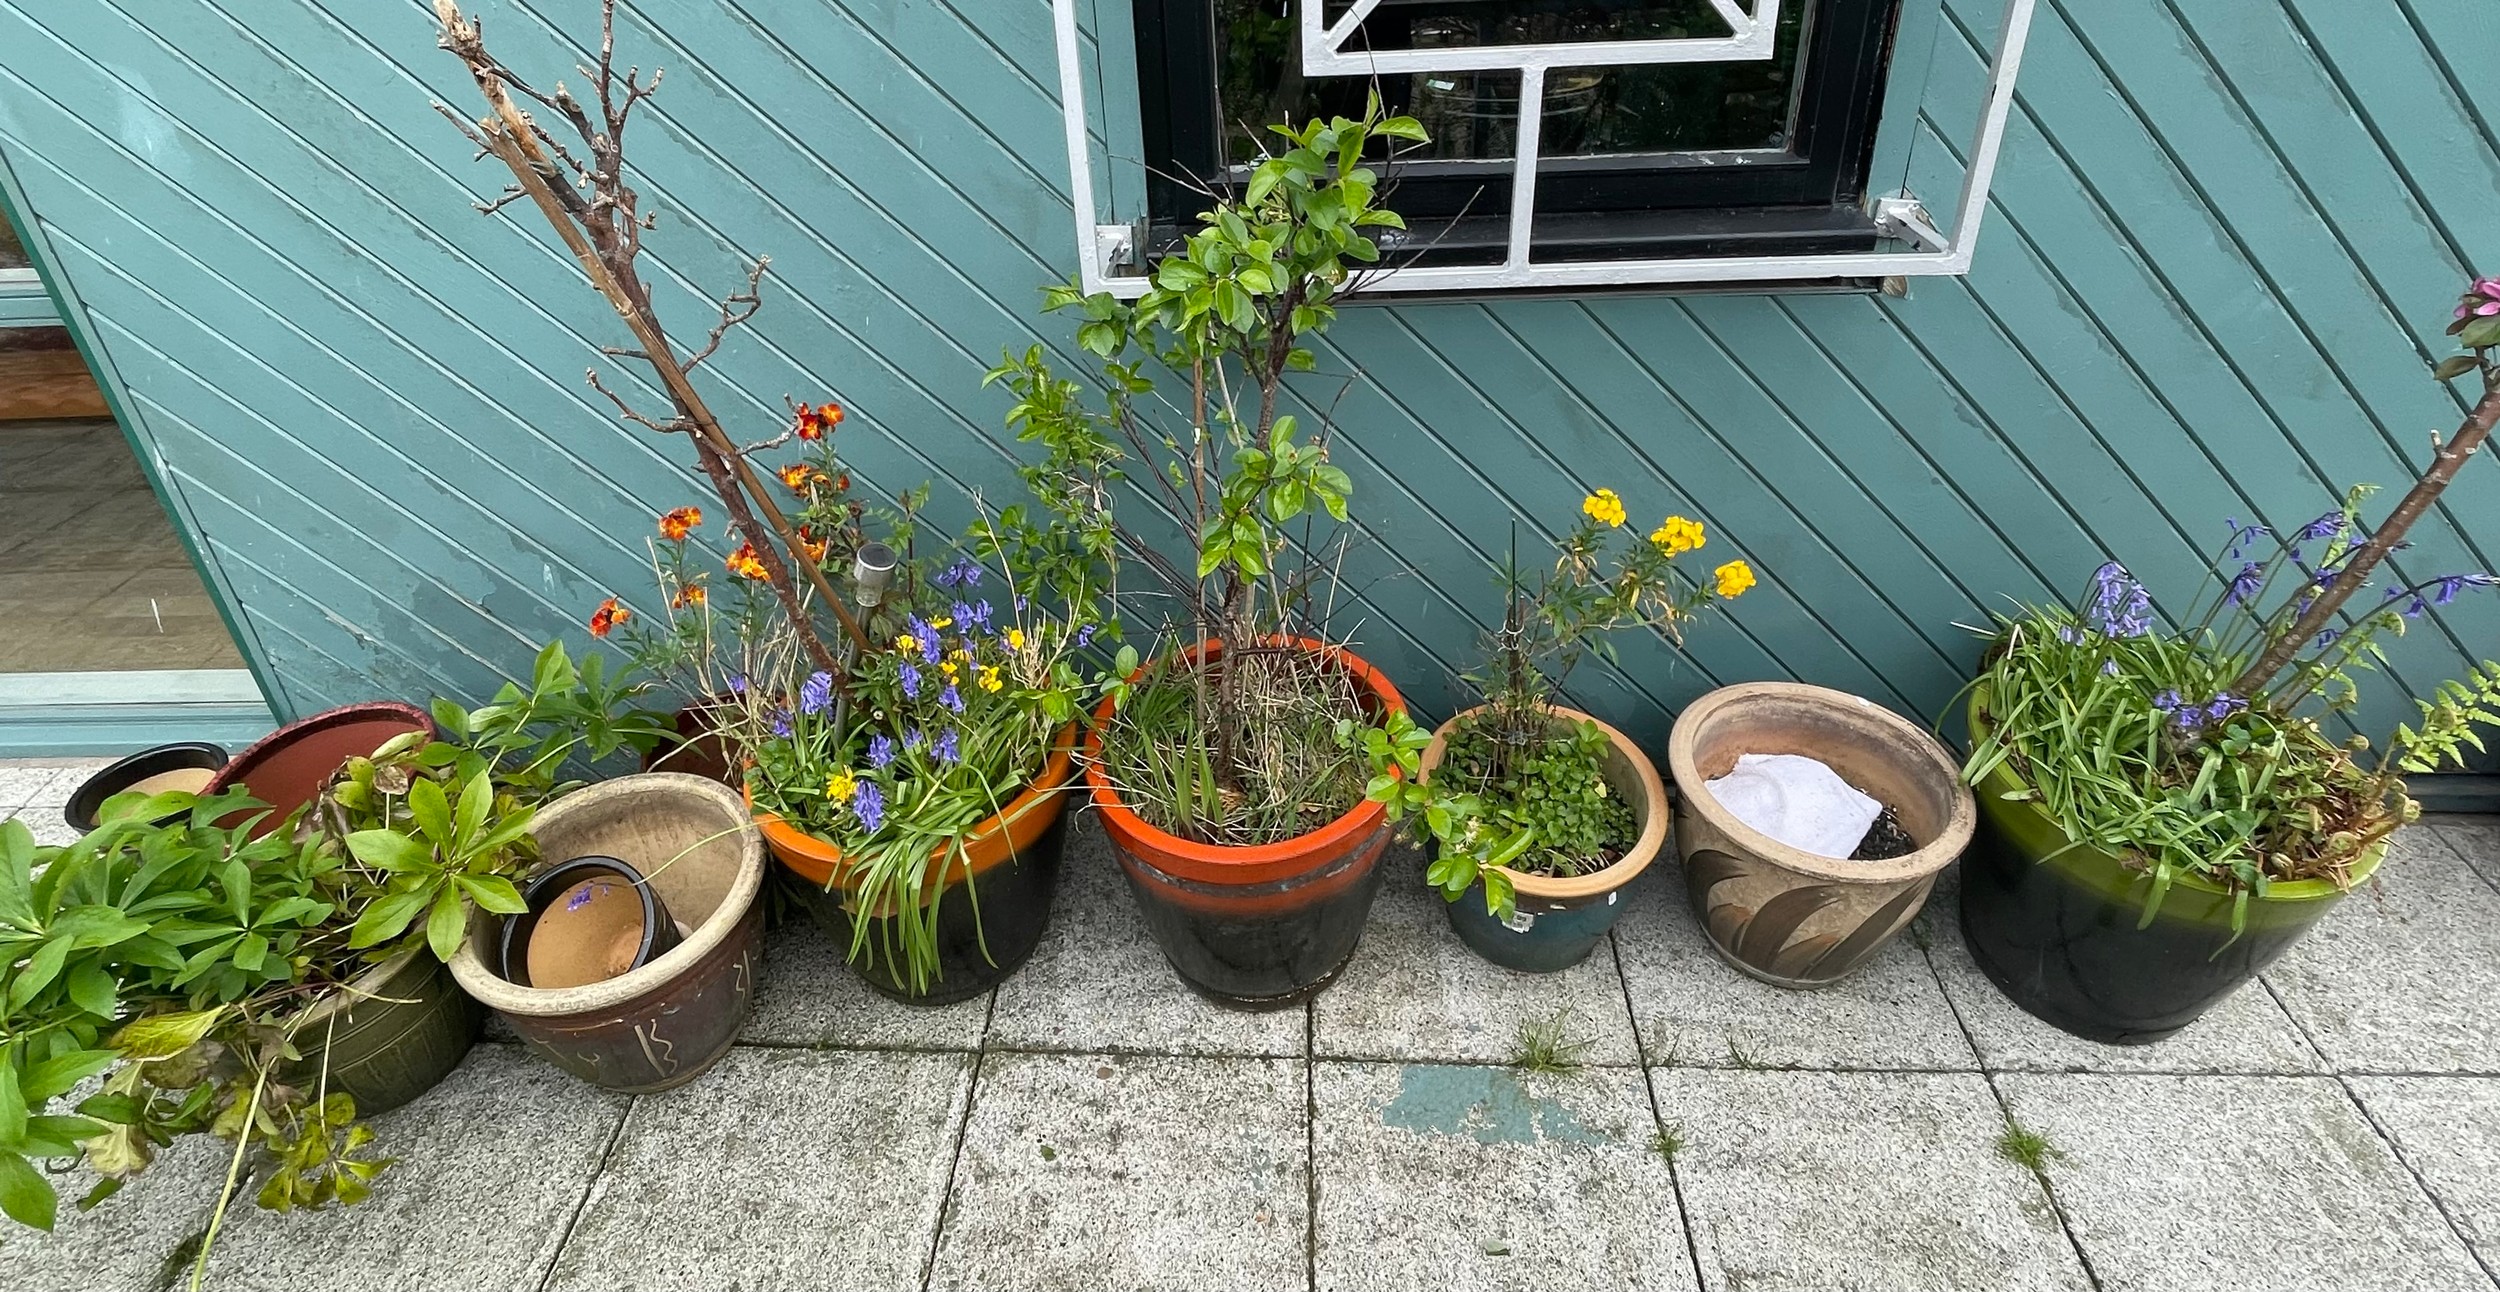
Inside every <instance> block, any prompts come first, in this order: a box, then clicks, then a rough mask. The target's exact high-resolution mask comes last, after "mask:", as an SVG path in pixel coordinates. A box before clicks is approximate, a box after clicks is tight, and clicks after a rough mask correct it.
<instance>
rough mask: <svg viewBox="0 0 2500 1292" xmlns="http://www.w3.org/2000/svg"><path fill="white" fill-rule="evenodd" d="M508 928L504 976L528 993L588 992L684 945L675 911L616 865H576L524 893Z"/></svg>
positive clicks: (585, 861)
mask: <svg viewBox="0 0 2500 1292" xmlns="http://www.w3.org/2000/svg"><path fill="white" fill-rule="evenodd" d="M521 900H522V901H523V902H525V903H527V904H528V905H529V909H528V910H527V911H524V912H522V913H521V914H519V915H515V916H513V917H511V918H510V919H509V920H507V921H505V922H504V927H503V946H502V952H503V954H502V959H501V961H500V963H501V965H502V967H503V976H504V977H505V978H506V979H507V980H509V981H511V982H515V983H519V984H520V985H521V986H524V987H586V986H589V985H590V984H591V983H594V982H606V981H607V980H608V979H610V978H614V977H617V976H619V975H621V974H626V973H630V972H632V971H633V970H635V969H638V968H641V967H642V966H643V965H645V964H648V963H650V962H651V961H652V960H653V959H654V958H656V957H659V956H663V955H666V954H668V952H669V949H670V948H671V947H674V946H676V945H677V943H678V940H679V938H678V932H677V924H676V922H675V921H673V920H671V919H670V918H669V914H668V904H667V903H666V902H663V901H661V900H660V898H659V894H658V893H657V892H656V891H655V890H653V889H652V887H651V886H650V885H649V884H647V883H644V882H643V878H642V872H640V871H638V870H635V869H634V868H633V866H632V865H630V864H628V863H626V862H624V861H620V860H618V859H617V858H614V857H575V858H574V859H572V860H571V861H568V862H565V863H563V864H562V865H559V866H557V867H556V868H555V869H553V870H546V871H541V872H539V874H538V876H537V877H536V878H534V879H532V880H530V883H529V887H528V888H527V889H525V890H523V892H522V894H521Z"/></svg>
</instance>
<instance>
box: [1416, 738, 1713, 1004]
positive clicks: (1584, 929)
mask: <svg viewBox="0 0 2500 1292" xmlns="http://www.w3.org/2000/svg"><path fill="white" fill-rule="evenodd" d="M1482 712H1484V710H1483V709H1482V708H1475V709H1469V710H1467V711H1466V712H1465V713H1461V714H1459V715H1458V716H1457V717H1454V718H1452V719H1450V720H1449V721H1448V722H1445V723H1442V724H1441V727H1440V729H1439V730H1438V731H1435V732H1433V733H1432V743H1431V744H1430V745H1429V746H1427V747H1425V749H1424V756H1423V761H1422V764H1421V766H1422V770H1423V774H1424V775H1425V776H1426V777H1427V778H1429V777H1430V776H1431V775H1432V772H1433V769H1434V768H1436V767H1439V766H1440V765H1441V759H1442V757H1443V756H1444V755H1445V754H1446V753H1447V752H1448V749H1449V739H1450V733H1451V732H1453V731H1455V730H1457V728H1458V724H1459V723H1461V722H1463V721H1465V720H1466V719H1467V718H1469V717H1471V716H1473V715H1475V714H1478V713H1482ZM1551 712H1552V713H1553V715H1554V716H1555V717H1557V718H1560V719H1563V720H1565V721H1570V722H1587V723H1593V724H1595V725H1596V727H1597V729H1598V730H1600V731H1603V732H1605V733H1606V740H1607V744H1608V748H1607V750H1606V761H1605V766H1604V774H1605V777H1606V786H1607V788H1608V789H1609V790H1611V791H1613V792H1614V793H1615V794H1616V795H1618V796H1620V797H1621V798H1622V799H1623V801H1624V802H1626V803H1629V804H1631V805H1632V820H1633V824H1634V825H1635V827H1636V828H1638V829H1639V831H1640V834H1639V835H1638V837H1636V838H1635V839H1634V840H1633V843H1632V846H1631V847H1630V848H1629V849H1627V850H1625V852H1624V854H1623V856H1622V857H1620V858H1618V859H1617V860H1616V861H1615V863H1614V864H1613V865H1610V866H1608V867H1606V868H1605V869H1603V870H1598V871H1592V872H1590V873H1589V874H1585V875H1569V876H1549V875H1531V874H1526V873H1524V872H1521V871H1517V870H1512V869H1510V868H1509V867H1507V866H1506V867H1503V868H1502V873H1503V874H1505V875H1508V876H1509V877H1510V883H1511V888H1512V891H1513V893H1514V895H1515V900H1514V902H1513V906H1514V908H1515V910H1516V912H1517V913H1516V914H1515V915H1513V916H1512V917H1511V918H1510V919H1508V920H1504V919H1502V918H1501V917H1499V916H1496V915H1492V914H1488V913H1487V912H1486V911H1485V909H1484V885H1483V884H1482V882H1479V883H1478V884H1477V885H1476V886H1475V887H1474V888H1471V889H1469V890H1467V892H1465V893H1464V894H1462V895H1460V897H1459V899H1458V900H1457V901H1454V902H1451V903H1449V914H1450V930H1451V931H1452V932H1454V933H1456V934H1458V940H1459V941H1461V942H1464V943H1466V944H1467V946H1468V948H1469V949H1470V950H1473V951H1474V952H1475V953H1476V954H1477V955H1480V956H1483V957H1484V958H1485V959H1487V960H1490V961H1492V962H1493V963H1495V964H1497V965H1500V966H1502V967H1503V968H1505V969H1515V970H1518V971H1519V972H1521V973H1552V972H1554V971H1556V970H1560V969H1568V968H1570V967H1571V966H1573V965H1576V964H1578V963H1580V962H1581V961H1583V960H1586V959H1588V956H1589V953H1590V952H1591V951H1594V950H1596V948H1597V944H1598V943H1599V942H1601V941H1603V940H1605V937H1606V931H1607V930H1609V929H1611V928H1613V927H1614V926H1615V921H1616V919H1618V918H1620V917H1621V916H1622V914H1623V890H1624V889H1625V888H1626V887H1628V886H1629V885H1630V884H1631V883H1632V881H1633V880H1634V879H1637V878H1639V877H1640V874H1641V872H1642V871H1644V870H1647V869H1648V868H1649V863H1650V862H1651V861H1652V860H1654V859H1655V858H1656V857H1657V856H1658V851H1659V849H1661V848H1664V847H1665V846H1666V843H1667V787H1666V786H1665V785H1664V784H1663V783H1662V782H1660V781H1659V779H1658V768H1657V767H1656V766H1655V765H1654V764H1652V763H1651V762H1650V761H1649V756H1648V755H1646V754H1644V753H1642V752H1641V749H1640V746H1638V745H1636V744H1633V743H1632V738H1631V737H1629V736H1627V735H1624V734H1623V733H1622V732H1620V731H1617V730H1615V729H1614V728H1613V727H1611V726H1608V725H1607V724H1606V723H1603V722H1599V721H1598V720H1597V719H1595V718H1593V717H1590V716H1589V715H1588V714H1585V713H1582V712H1580V711H1579V710H1577V709H1565V708H1560V707H1557V708H1554V709H1553V710H1551Z"/></svg>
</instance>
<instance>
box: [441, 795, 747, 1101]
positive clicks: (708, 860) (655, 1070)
mask: <svg viewBox="0 0 2500 1292" xmlns="http://www.w3.org/2000/svg"><path fill="white" fill-rule="evenodd" d="M530 833H531V834H533V835H535V836H537V839H538V849H539V854H540V855H541V856H544V857H552V858H558V859H563V858H572V857H586V856H601V857H616V858H621V859H623V860H624V861H625V862H626V863H627V864H629V865H631V866H633V867H634V868H635V869H636V870H639V871H641V872H642V874H643V875H644V876H645V879H646V882H648V883H649V884H650V885H651V886H652V887H653V888H654V889H656V890H658V892H659V895H660V897H661V899H662V900H663V901H665V902H666V903H667V904H668V909H669V910H670V911H671V912H672V913H674V915H675V916H676V918H677V920H678V921H679V922H681V923H683V924H684V925H686V926H687V927H686V931H685V936H684V940H683V941H681V942H679V943H678V944H677V946H676V947H675V948H674V949H672V950H670V951H669V952H668V953H667V954H666V955H663V956H660V957H659V958H657V959H655V960H653V961H651V962H650V963H649V964H646V965H643V966H642V967H641V968H639V969H635V970H633V971H631V972H629V973H625V974H621V975H619V976H617V977H614V978H609V979H606V980H604V981H601V982H594V983H590V984H587V985H585V986H580V987H561V988H552V989H546V988H537V987H524V986H521V985H520V984H518V983H513V982H507V981H505V979H504V978H503V976H502V975H501V974H498V973H496V972H495V971H494V970H493V969H492V968H490V967H489V966H490V965H492V964H493V963H494V962H495V960H496V959H497V955H498V947H497V943H498V941H499V938H500V935H501V933H502V931H503V920H502V919H501V918H500V917H498V916H493V915H489V914H486V913H485V912H482V911H472V912H470V915H469V937H468V940H467V941H466V942H464V943H462V944H461V947H460V952H459V954H458V955H456V956H454V957H453V958H452V962H451V971H452V974H453V975H454V976H455V977H457V978H458V979H459V980H460V986H461V989H462V990H464V991H466V992H468V993H469V994H470V995H472V996H475V997H477V998H478V999H479V1000H480V1001H483V1002H484V1003H485V1004H487V1005H488V1006H490V1007H491V1008H493V1009H494V1011H495V1012H496V1013H498V1014H501V1015H503V1017H504V1021H506V1022H508V1023H510V1024H511V1025H512V1030H513V1031H514V1032H516V1033H518V1034H519V1035H520V1037H521V1040H522V1041H523V1043H525V1044H527V1045H528V1046H529V1047H530V1048H531V1049H532V1050H535V1051H537V1052H538V1053H539V1054H541V1055H543V1056H545V1057H546V1058H547V1059H548V1060H549V1061H550V1062H552V1063H554V1064H555V1065H556V1066H557V1067H560V1068H562V1069H564V1070H565V1071H567V1072H570V1073H572V1074H573V1075H574V1076H577V1077H580V1078H581V1079H582V1080H584V1081H587V1082H590V1083H591V1084H593V1085H597V1086H604V1087H606V1088H607V1089H610V1090H621V1091H625V1092H627V1093H630V1094H649V1093H651V1092H653V1091H659V1090H668V1089H671V1088H673V1087H676V1086H680V1085H683V1084H685V1083H686V1082H689V1081H692V1080H694V1079H695V1078H696V1077H697V1076H700V1075H702V1073H703V1071H704V1069H706V1068H709V1067H711V1066H712V1065H713V1064H714V1063H716V1062H718V1061H719V1060H720V1057H721V1056H722V1055H724V1054H727V1053H728V1052H729V1047H730V1044H731V1043H732V1042H734V1041H736V1040H737V1038H738V1029H739V1028H740V1027H742V1026H744V1025H745V1023H746V1018H747V1012H748V1010H749V1009H750V1008H752V1007H753V1005H754V1002H755V975H756V970H757V968H758V967H759V966H760V964H761V963H762V961H763V956H764V945H763V934H764V908H763V905H762V904H761V903H760V902H758V901H756V895H757V893H758V892H759V891H760V890H761V889H762V887H763V884H764V845H763V840H761V839H760V838H758V837H757V836H756V833H755V827H754V823H753V822H751V821H749V820H748V819H747V812H746V807H745V805H744V804H742V803H740V802H739V801H738V796H737V795H735V794H732V793H730V792H729V790H728V788H727V787H726V786H723V785H721V784H720V783H719V782H717V781H709V780H705V779H704V778H702V777H700V776H688V775H685V774H683V773H675V772H645V773H641V774H639V775H634V776H622V777H619V778H617V779H615V780H612V781H604V782H601V783H599V784H597V785H593V786H591V787H589V788H588V789H583V790H577V791H575V792H574V793H572V794H569V795H566V796H565V797H563V798H561V799H558V800H556V802H554V803H553V804H551V805H549V806H548V807H546V808H543V809H541V810H540V811H539V813H538V818H537V820H536V821H535V822H534V823H533V824H532V826H531V828H530Z"/></svg>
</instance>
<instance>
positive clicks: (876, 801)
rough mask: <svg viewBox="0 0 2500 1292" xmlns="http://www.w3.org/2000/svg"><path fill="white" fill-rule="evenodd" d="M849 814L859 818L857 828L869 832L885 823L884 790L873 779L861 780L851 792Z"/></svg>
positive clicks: (873, 831)
mask: <svg viewBox="0 0 2500 1292" xmlns="http://www.w3.org/2000/svg"><path fill="white" fill-rule="evenodd" d="M851 815H852V816H855V817H858V818H859V828H860V829H862V830H866V831H867V832H869V833H870V834H875V833H876V832H877V827H878V826H880V825H882V824H884V823H885V791H884V790H881V789H878V788H877V783H876V782H875V781H861V782H860V783H859V788H858V789H857V790H854V791H852V793H851Z"/></svg>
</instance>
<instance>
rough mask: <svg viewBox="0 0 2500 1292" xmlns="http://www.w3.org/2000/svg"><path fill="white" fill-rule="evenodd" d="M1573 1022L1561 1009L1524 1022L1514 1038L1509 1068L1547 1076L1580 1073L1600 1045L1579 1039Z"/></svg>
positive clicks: (1567, 1011)
mask: <svg viewBox="0 0 2500 1292" xmlns="http://www.w3.org/2000/svg"><path fill="white" fill-rule="evenodd" d="M1574 1021H1575V1020H1574V1019H1573V1018H1572V1015H1571V1011H1569V1010H1562V1011H1560V1012H1557V1013H1555V1014H1552V1015H1550V1016H1548V1017H1545V1018H1533V1019H1528V1020H1525V1021H1523V1022H1521V1023H1520V1024H1519V1032H1518V1034H1517V1035H1516V1036H1514V1037H1512V1038H1511V1045H1510V1066H1512V1067H1514V1068H1517V1069H1519V1070H1520V1071H1522V1072H1542V1073H1548V1074H1562V1073H1571V1072H1577V1071H1579V1070H1580V1069H1581V1068H1582V1067H1583V1066H1585V1065H1586V1064H1587V1062H1588V1056H1589V1051H1590V1050H1593V1049H1595V1048H1597V1043H1596V1042H1595V1041H1591V1040H1588V1039H1585V1038H1583V1037H1580V1036H1578V1035H1577V1034H1576V1033H1575V1032H1574V1030H1573V1023H1574Z"/></svg>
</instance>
